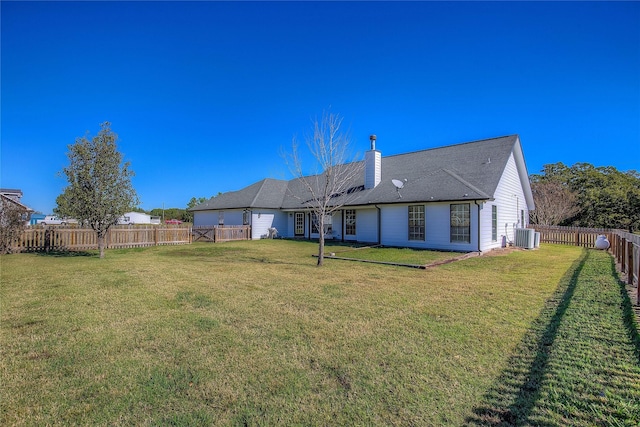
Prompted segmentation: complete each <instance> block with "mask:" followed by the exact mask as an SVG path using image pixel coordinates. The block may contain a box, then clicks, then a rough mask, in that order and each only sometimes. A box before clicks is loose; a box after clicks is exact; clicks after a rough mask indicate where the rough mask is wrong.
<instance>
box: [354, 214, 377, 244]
mask: <svg viewBox="0 0 640 427" xmlns="http://www.w3.org/2000/svg"><path fill="white" fill-rule="evenodd" d="M356 240H357V241H358V242H371V243H374V242H378V209H376V208H373V209H358V210H356Z"/></svg>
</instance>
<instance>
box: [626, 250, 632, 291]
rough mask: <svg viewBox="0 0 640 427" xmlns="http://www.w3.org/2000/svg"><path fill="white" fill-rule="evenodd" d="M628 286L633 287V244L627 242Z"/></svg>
mask: <svg viewBox="0 0 640 427" xmlns="http://www.w3.org/2000/svg"><path fill="white" fill-rule="evenodd" d="M627 284H628V285H633V242H632V241H631V240H629V241H628V242H627Z"/></svg>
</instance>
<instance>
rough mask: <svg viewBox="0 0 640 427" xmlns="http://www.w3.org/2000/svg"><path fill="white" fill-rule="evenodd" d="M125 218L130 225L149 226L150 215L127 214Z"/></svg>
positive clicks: (139, 213)
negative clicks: (127, 218)
mask: <svg viewBox="0 0 640 427" xmlns="http://www.w3.org/2000/svg"><path fill="white" fill-rule="evenodd" d="M126 216H128V217H129V223H130V224H151V215H147V214H144V213H141V212H129V213H128V214H126Z"/></svg>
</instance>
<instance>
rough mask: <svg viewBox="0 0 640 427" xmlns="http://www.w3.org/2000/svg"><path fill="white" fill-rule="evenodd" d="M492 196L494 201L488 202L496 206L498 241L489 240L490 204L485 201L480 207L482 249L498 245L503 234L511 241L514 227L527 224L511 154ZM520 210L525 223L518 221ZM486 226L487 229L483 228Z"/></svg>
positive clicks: (525, 205)
mask: <svg viewBox="0 0 640 427" xmlns="http://www.w3.org/2000/svg"><path fill="white" fill-rule="evenodd" d="M494 197H495V201H493V202H490V203H494V204H496V205H497V206H498V241H497V242H492V241H491V205H490V203H487V204H486V205H485V207H484V209H482V223H483V230H482V232H483V235H482V245H481V249H482V250H487V249H492V248H498V247H500V246H501V243H502V237H503V236H505V238H506V240H507V242H510V241H512V240H513V238H514V229H515V228H516V227H526V226H527V225H529V224H528V223H529V211H528V209H527V204H526V201H525V195H524V191H523V189H522V184H521V181H520V177H519V175H518V170H517V167H516V162H515V159H514V157H513V154H512V155H511V156H510V157H509V160H508V162H507V166H506V167H505V170H504V173H503V175H502V178H500V182H499V183H498V187H497V188H496V193H495V195H494ZM521 210H524V218H525V224H521V223H520V211H521ZM486 227H488V229H486V230H485V228H486Z"/></svg>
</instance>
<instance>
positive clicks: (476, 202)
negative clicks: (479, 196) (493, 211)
mask: <svg viewBox="0 0 640 427" xmlns="http://www.w3.org/2000/svg"><path fill="white" fill-rule="evenodd" d="M473 203H475V204H476V206H477V207H478V225H477V227H478V252H482V251H481V250H480V206H481V205H479V204H478V201H477V200H474V201H473Z"/></svg>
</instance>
